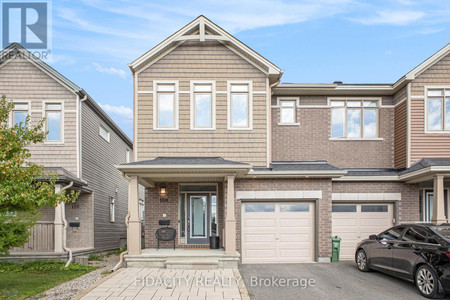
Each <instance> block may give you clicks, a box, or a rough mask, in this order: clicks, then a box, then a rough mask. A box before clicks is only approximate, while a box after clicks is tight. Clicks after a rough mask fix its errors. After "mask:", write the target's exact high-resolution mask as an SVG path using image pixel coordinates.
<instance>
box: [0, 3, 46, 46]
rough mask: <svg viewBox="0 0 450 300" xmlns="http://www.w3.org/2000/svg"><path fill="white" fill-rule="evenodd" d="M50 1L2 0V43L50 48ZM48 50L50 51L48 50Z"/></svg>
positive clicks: (4, 44) (5, 44)
mask: <svg viewBox="0 0 450 300" xmlns="http://www.w3.org/2000/svg"><path fill="white" fill-rule="evenodd" d="M49 4H50V3H48V2H44V1H40V2H22V1H15V2H12V1H2V6H1V7H2V45H3V48H5V47H7V46H8V45H9V44H11V43H14V42H16V43H19V44H20V45H22V46H23V47H24V48H26V49H28V50H30V49H39V50H42V49H47V50H48V49H49V42H50V22H49V20H50V14H49ZM48 52H50V51H49V50H48Z"/></svg>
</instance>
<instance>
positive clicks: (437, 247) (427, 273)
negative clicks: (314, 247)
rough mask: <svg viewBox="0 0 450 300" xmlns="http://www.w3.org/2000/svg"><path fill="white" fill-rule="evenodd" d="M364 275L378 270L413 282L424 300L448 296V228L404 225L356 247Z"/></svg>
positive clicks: (449, 242)
mask: <svg viewBox="0 0 450 300" xmlns="http://www.w3.org/2000/svg"><path fill="white" fill-rule="evenodd" d="M355 261H356V264H357V265H358V269H359V270H360V271H363V272H367V271H369V270H372V269H373V270H378V271H382V272H385V273H388V274H390V275H394V276H397V277H400V278H403V279H406V280H410V281H413V282H414V283H415V284H416V286H417V288H418V289H419V292H420V293H421V294H422V295H423V296H425V297H427V298H440V297H443V296H444V295H445V293H450V224H443V225H435V224H404V225H398V226H395V227H392V228H390V229H388V230H386V231H385V232H383V233H380V234H379V235H371V236H370V237H369V239H367V240H364V241H362V242H360V243H359V244H358V245H357V246H356V254H355Z"/></svg>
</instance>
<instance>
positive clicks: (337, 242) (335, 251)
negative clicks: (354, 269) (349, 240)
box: [331, 236, 341, 262]
mask: <svg viewBox="0 0 450 300" xmlns="http://www.w3.org/2000/svg"><path fill="white" fill-rule="evenodd" d="M331 245H332V246H331V249H332V255H331V262H338V261H339V254H340V251H341V238H340V237H338V236H335V237H332V238H331Z"/></svg>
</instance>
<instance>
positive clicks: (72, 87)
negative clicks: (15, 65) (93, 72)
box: [0, 43, 133, 147]
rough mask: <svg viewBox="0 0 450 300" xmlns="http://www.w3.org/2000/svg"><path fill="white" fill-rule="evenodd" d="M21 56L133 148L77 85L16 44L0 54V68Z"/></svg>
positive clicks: (123, 134)
mask: <svg viewBox="0 0 450 300" xmlns="http://www.w3.org/2000/svg"><path fill="white" fill-rule="evenodd" d="M19 53H20V55H21V57H22V58H25V59H26V60H27V61H29V62H30V63H31V64H33V65H34V66H36V67H37V68H38V69H40V70H41V71H43V72H44V73H45V74H47V75H48V76H50V77H51V78H53V79H54V80H55V81H57V82H58V83H60V84H61V85H62V86H64V87H65V88H66V89H68V90H69V91H71V92H72V93H74V94H75V95H78V96H79V97H80V99H83V100H86V102H87V103H88V104H90V105H91V107H92V108H93V109H94V111H95V112H96V113H97V114H98V115H99V116H100V118H101V119H102V120H103V121H104V122H105V123H107V124H108V126H109V127H111V129H112V130H114V131H115V132H116V133H117V134H118V135H119V136H120V137H121V138H122V139H123V140H124V141H125V142H126V143H127V144H128V145H129V146H130V147H133V142H132V141H131V139H130V138H129V137H128V136H127V135H126V134H125V133H124V132H123V131H122V129H120V127H119V126H118V125H117V124H116V123H115V122H114V121H113V120H112V119H111V118H110V117H109V116H108V114H107V113H106V112H105V111H104V110H103V109H102V108H101V107H100V106H99V105H98V104H97V102H95V101H94V99H92V97H91V96H89V94H88V93H87V92H86V91H85V90H84V89H82V88H80V87H79V86H78V85H76V84H75V83H73V82H72V81H70V80H69V79H67V78H66V77H65V76H64V75H62V74H61V73H59V72H58V71H56V70H55V69H53V68H52V67H51V66H50V65H48V64H47V63H45V62H44V61H42V60H41V59H39V58H38V57H36V56H35V55H34V54H33V53H31V52H30V51H28V50H27V49H25V48H24V47H23V46H21V45H20V44H18V43H12V44H10V45H9V46H8V47H6V48H5V49H3V50H2V51H1V52H0V68H1V67H2V65H3V64H5V63H6V62H8V61H9V60H10V59H12V58H14V57H15V56H16V55H17V54H19Z"/></svg>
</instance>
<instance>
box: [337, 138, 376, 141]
mask: <svg viewBox="0 0 450 300" xmlns="http://www.w3.org/2000/svg"><path fill="white" fill-rule="evenodd" d="M328 140H330V141H337V142H351V141H382V140H384V139H383V138H367V139H365V138H329V139H328Z"/></svg>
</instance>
